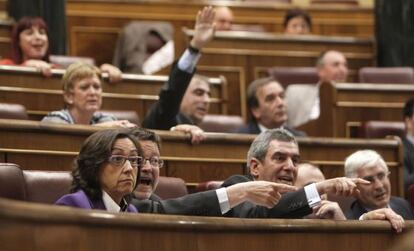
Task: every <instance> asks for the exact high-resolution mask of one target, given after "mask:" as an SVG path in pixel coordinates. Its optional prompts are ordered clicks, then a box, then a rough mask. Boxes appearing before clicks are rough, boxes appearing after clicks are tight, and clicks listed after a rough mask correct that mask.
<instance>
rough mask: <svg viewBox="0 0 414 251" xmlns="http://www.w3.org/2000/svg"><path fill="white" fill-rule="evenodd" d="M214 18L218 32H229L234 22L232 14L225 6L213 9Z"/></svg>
mask: <svg viewBox="0 0 414 251" xmlns="http://www.w3.org/2000/svg"><path fill="white" fill-rule="evenodd" d="M215 11H216V17H215V19H214V23H215V25H216V30H218V31H229V30H231V26H232V23H233V20H234V17H233V12H232V11H231V9H230V8H229V7H227V6H218V7H216V8H215Z"/></svg>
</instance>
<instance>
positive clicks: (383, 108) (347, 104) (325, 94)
mask: <svg viewBox="0 0 414 251" xmlns="http://www.w3.org/2000/svg"><path fill="white" fill-rule="evenodd" d="M320 95H321V96H320V100H321V103H320V105H321V115H320V117H319V119H317V120H315V121H311V122H309V123H308V124H306V125H304V126H302V127H301V129H303V130H305V131H307V133H308V135H310V136H323V137H351V136H355V135H354V133H355V132H354V131H353V130H354V128H355V127H358V126H360V125H361V123H362V122H364V121H369V120H380V121H400V120H402V115H401V114H402V109H403V107H404V103H405V102H406V101H407V100H408V99H409V98H411V97H413V96H414V86H413V85H407V84H363V83H342V84H329V83H324V84H323V85H322V86H321V89H320ZM321 128H323V129H321Z"/></svg>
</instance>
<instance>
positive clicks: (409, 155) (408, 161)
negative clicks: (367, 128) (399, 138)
mask: <svg viewBox="0 0 414 251" xmlns="http://www.w3.org/2000/svg"><path fill="white" fill-rule="evenodd" d="M413 111H414V98H412V99H409V100H408V101H407V102H406V103H405V106H404V110H403V118H404V125H405V132H406V137H405V138H404V139H403V143H404V187H405V189H404V190H405V191H407V189H408V187H409V186H410V185H413V184H414V114H413Z"/></svg>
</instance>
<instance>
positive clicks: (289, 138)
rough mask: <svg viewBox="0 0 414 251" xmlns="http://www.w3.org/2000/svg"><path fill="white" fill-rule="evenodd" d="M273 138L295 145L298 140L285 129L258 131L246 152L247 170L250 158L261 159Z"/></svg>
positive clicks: (263, 157)
mask: <svg viewBox="0 0 414 251" xmlns="http://www.w3.org/2000/svg"><path fill="white" fill-rule="evenodd" d="M273 140H278V141H283V142H294V143H295V144H296V145H297V144H298V142H297V141H296V139H295V137H294V136H293V135H292V134H291V133H290V132H289V131H287V130H285V129H280V128H277V129H271V130H267V131H264V132H262V133H260V134H259V135H258V136H257V137H256V138H255V139H254V140H253V142H252V144H251V145H250V149H249V151H248V152H247V171H249V167H250V161H251V159H252V158H256V159H258V160H260V161H263V160H264V159H265V157H266V154H267V151H268V150H269V145H270V142H271V141H273Z"/></svg>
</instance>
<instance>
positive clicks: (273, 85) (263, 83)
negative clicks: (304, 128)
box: [237, 78, 305, 136]
mask: <svg viewBox="0 0 414 251" xmlns="http://www.w3.org/2000/svg"><path fill="white" fill-rule="evenodd" d="M247 105H248V107H249V110H250V114H251V121H250V122H249V123H248V124H247V125H246V126H243V127H241V128H239V129H238V130H237V132H238V133H249V134H259V133H260V132H263V131H265V130H268V129H274V128H282V127H283V125H284V124H285V122H286V120H287V113H286V102H285V91H284V89H283V87H282V85H280V84H279V83H278V82H277V81H276V80H274V79H272V78H261V79H257V80H255V81H253V82H252V83H251V84H250V85H249V87H248V89H247ZM285 129H286V130H288V131H290V132H291V133H292V134H293V135H295V136H305V133H303V132H300V131H295V130H293V129H290V128H285Z"/></svg>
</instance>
